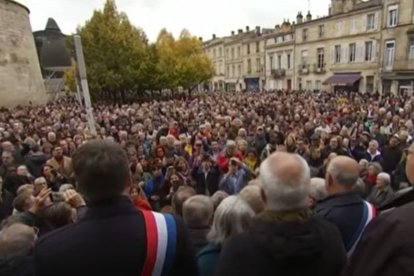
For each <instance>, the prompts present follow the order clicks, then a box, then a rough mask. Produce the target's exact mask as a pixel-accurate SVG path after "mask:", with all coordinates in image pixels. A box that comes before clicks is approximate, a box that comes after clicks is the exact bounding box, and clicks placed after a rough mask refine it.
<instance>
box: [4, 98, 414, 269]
mask: <svg viewBox="0 0 414 276" xmlns="http://www.w3.org/2000/svg"><path fill="white" fill-rule="evenodd" d="M93 115H94V120H95V129H96V131H94V130H92V129H90V128H89V127H88V120H87V116H86V113H85V112H84V109H83V108H82V106H81V105H80V104H79V103H78V102H77V101H76V100H75V99H74V98H63V99H60V100H59V101H56V102H53V103H49V104H47V105H44V106H27V107H16V108H11V109H7V108H2V109H0V140H1V148H0V153H1V162H0V187H1V189H0V195H1V197H0V221H1V227H2V228H1V231H0V275H34V273H36V275H98V274H102V273H103V274H104V275H110V274H111V275H112V274H114V275H136V274H137V273H141V275H275V274H281V275H302V274H305V273H306V274H308V275H329V276H332V275H341V274H342V273H344V274H345V275H413V274H412V273H413V271H412V268H411V265H410V264H409V260H410V259H409V257H411V256H412V255H413V254H414V250H413V249H412V247H411V245H412V244H413V240H412V239H411V238H410V232H409V230H410V229H411V228H410V227H411V226H410V225H409V226H407V225H405V224H409V219H408V218H407V221H405V224H404V223H401V222H400V221H401V219H403V218H406V217H407V216H408V214H409V209H408V210H406V209H407V208H408V207H409V206H410V202H411V201H412V200H414V192H412V190H411V185H410V183H414V182H413V181H414V175H413V176H411V175H410V171H411V170H413V171H414V163H411V162H413V161H414V160H411V158H412V157H411V155H412V154H413V153H414V147H410V144H411V140H412V139H413V137H414V98H411V97H408V96H407V97H394V96H387V97H378V96H371V95H364V94H358V93H343V94H329V93H313V92H290V93H286V92H283V91H279V92H273V93H203V94H198V95H194V97H192V98H186V99H179V100H178V99H174V98H171V99H167V100H165V99H164V100H151V101H146V102H143V103H131V104H124V105H115V104H107V103H97V104H95V105H94V107H93ZM395 208H396V209H395ZM391 209H395V210H392V211H390V210H391ZM158 212H160V213H158ZM380 213H381V215H380ZM396 223H397V224H398V225H396ZM413 226H414V225H413ZM391 232H395V235H397V234H400V235H403V236H402V237H401V236H400V237H390V236H389V233H391ZM393 235H394V234H393ZM38 237H40V239H39V240H37V238H38ZM151 256H152V257H151ZM160 256H161V257H160ZM377 256H380V257H381V258H379V257H378V258H377ZM347 258H348V259H349V261H348V260H347ZM140 271H141V272H140Z"/></svg>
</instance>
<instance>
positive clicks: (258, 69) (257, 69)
mask: <svg viewBox="0 0 414 276" xmlns="http://www.w3.org/2000/svg"><path fill="white" fill-rule="evenodd" d="M261 71H262V65H261V62H260V58H256V73H259V72H261Z"/></svg>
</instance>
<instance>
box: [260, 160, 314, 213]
mask: <svg viewBox="0 0 414 276" xmlns="http://www.w3.org/2000/svg"><path fill="white" fill-rule="evenodd" d="M292 155H294V156H295V157H296V158H297V159H298V161H299V164H300V166H301V169H300V171H301V173H299V174H297V175H295V177H292V178H290V179H288V180H285V181H282V180H281V179H280V177H279V176H278V175H276V174H275V173H273V172H272V169H271V167H270V166H271V164H270V161H269V158H267V159H266V160H265V161H264V162H263V163H262V164H261V166H260V174H259V179H260V183H261V184H262V189H263V192H264V194H265V196H266V203H267V206H266V207H267V208H268V209H270V210H273V211H287V210H295V209H301V208H305V207H306V206H307V203H308V200H307V197H308V195H309V183H310V168H309V166H308V164H307V163H306V161H305V159H303V158H302V157H301V156H300V155H298V154H292Z"/></svg>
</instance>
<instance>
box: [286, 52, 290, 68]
mask: <svg viewBox="0 0 414 276" xmlns="http://www.w3.org/2000/svg"><path fill="white" fill-rule="evenodd" d="M287 69H290V54H287Z"/></svg>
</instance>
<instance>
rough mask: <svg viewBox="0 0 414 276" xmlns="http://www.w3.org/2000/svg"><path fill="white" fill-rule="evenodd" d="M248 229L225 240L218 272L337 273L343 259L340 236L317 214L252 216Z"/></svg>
mask: <svg viewBox="0 0 414 276" xmlns="http://www.w3.org/2000/svg"><path fill="white" fill-rule="evenodd" d="M252 225H253V229H252V230H251V231H250V233H246V234H241V235H237V236H234V237H232V238H230V239H229V240H228V241H227V242H225V243H224V247H223V250H222V252H221V255H220V260H219V263H218V266H217V270H216V275H218V276H233V275H237V276H268V275H284V276H293V275H294V276H299V275H307V276H336V275H340V273H341V271H342V269H343V268H344V266H345V263H346V256H345V250H344V248H343V245H342V241H341V236H340V234H339V232H338V230H337V229H336V228H335V226H333V225H331V224H330V223H329V222H326V221H323V220H322V219H320V218H317V217H312V218H310V219H309V220H307V221H305V222H272V221H265V220H262V219H255V220H254V221H253V223H252Z"/></svg>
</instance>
